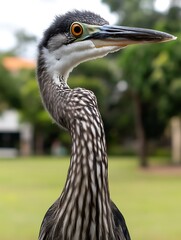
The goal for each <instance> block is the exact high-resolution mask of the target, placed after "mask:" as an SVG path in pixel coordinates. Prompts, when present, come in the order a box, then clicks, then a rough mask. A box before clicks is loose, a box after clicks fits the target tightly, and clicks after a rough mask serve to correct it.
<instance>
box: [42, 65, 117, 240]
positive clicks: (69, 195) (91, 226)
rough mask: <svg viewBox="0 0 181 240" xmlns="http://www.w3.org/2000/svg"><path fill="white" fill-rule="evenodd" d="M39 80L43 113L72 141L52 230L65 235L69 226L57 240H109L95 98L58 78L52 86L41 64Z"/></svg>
mask: <svg viewBox="0 0 181 240" xmlns="http://www.w3.org/2000/svg"><path fill="white" fill-rule="evenodd" d="M38 76H39V85H40V91H41V94H42V98H43V101H44V104H45V106H46V108H47V109H48V111H49V112H50V114H51V115H52V117H53V118H54V119H55V121H56V122H57V123H58V124H60V125H63V126H64V127H65V128H67V129H68V130H69V132H70V134H71V137H72V153H71V161H70V167H69V172H68V177H67V180H66V184H65V187H64V190H63V192H62V194H61V196H60V198H59V199H58V202H60V205H61V208H60V209H57V214H58V217H57V224H56V226H58V225H59V224H60V225H62V224H63V229H66V227H67V226H68V225H70V222H71V226H69V232H68V233H67V232H66V231H65V232H63V235H64V234H70V236H68V237H67V238H66V237H65V236H64V238H62V239H76V240H77V239H79V240H81V239H88V236H89V239H90V240H103V239H104V240H108V239H114V237H113V219H112V212H111V209H110V197H109V190H108V172H107V153H106V144H105V135H104V129H103V124H102V119H101V116H100V113H99V110H98V107H97V100H96V97H95V95H94V94H93V93H92V92H90V91H88V90H86V89H81V88H77V89H70V88H69V87H68V86H67V84H66V82H65V81H64V79H63V78H62V77H61V75H60V76H59V75H57V83H56V81H55V80H56V79H55V74H54V75H52V76H50V74H49V73H47V71H46V67H44V65H43V64H42V69H41V64H39V69H38ZM100 229H101V230H100ZM63 231H64V230H63ZM85 234H87V235H85ZM84 235H85V236H84ZM71 236H73V237H72V238H71Z"/></svg>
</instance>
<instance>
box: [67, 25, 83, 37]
mask: <svg viewBox="0 0 181 240" xmlns="http://www.w3.org/2000/svg"><path fill="white" fill-rule="evenodd" d="M70 30H71V33H72V34H73V35H74V37H76V38H77V37H80V36H81V35H82V33H83V27H82V25H81V24H80V23H76V22H75V23H72V25H71V27H70Z"/></svg>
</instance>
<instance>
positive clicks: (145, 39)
mask: <svg viewBox="0 0 181 240" xmlns="http://www.w3.org/2000/svg"><path fill="white" fill-rule="evenodd" d="M93 28H94V26H92V29H91V30H93ZM85 39H91V40H92V41H93V42H94V44H95V46H96V47H102V46H120V47H125V46H127V45H130V44H139V43H157V42H166V41H171V40H174V39H176V37H175V36H173V35H171V34H168V33H165V32H160V31H156V30H151V29H145V28H134V27H124V26H111V25H104V26H95V28H94V31H93V32H92V33H91V34H90V35H88V36H87V37H86V38H85Z"/></svg>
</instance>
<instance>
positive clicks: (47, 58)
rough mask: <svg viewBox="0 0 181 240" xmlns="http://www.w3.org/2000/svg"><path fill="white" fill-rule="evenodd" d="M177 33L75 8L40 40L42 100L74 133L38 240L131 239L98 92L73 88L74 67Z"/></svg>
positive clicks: (60, 121)
mask: <svg viewBox="0 0 181 240" xmlns="http://www.w3.org/2000/svg"><path fill="white" fill-rule="evenodd" d="M173 38H174V37H173V36H171V35H169V34H166V33H162V32H158V31H153V30H148V29H139V28H128V27H119V26H110V25H108V22H107V21H106V20H104V19H103V18H101V17H100V16H98V15H96V14H94V13H91V12H87V11H83V12H81V11H73V12H68V13H67V14H65V15H62V16H58V17H56V19H55V21H54V22H53V23H52V25H51V26H50V27H49V28H48V29H47V30H46V31H45V33H44V36H43V39H42V41H41V42H40V44H39V56H38V68H37V76H38V82H39V87H40V92H41V96H42V99H43V102H44V105H45V107H46V109H47V110H48V112H49V113H50V115H51V116H52V118H53V119H54V120H55V121H56V123H57V124H58V125H61V126H63V127H64V128H66V129H67V130H68V131H69V132H70V135H71V138H72V154H71V160H70V167H69V171H68V176H67V180H66V183H65V186H64V189H63V191H62V194H61V195H60V197H59V198H58V199H57V201H56V202H55V203H54V204H53V205H52V206H51V207H50V208H49V210H48V211H47V213H46V215H45V217H44V220H43V222H42V225H41V229H40V234H39V240H130V239H131V238H130V235H129V232H128V229H127V227H126V223H125V220H124V218H123V216H122V214H121V213H120V212H119V210H118V209H117V207H116V206H115V205H114V203H113V202H112V201H111V200H110V195H109V189H108V161H107V153H106V143H105V134H104V128H103V123H102V119H101V116H100V113H99V110H98V106H97V100H96V97H95V95H94V94H93V93H92V92H91V91H89V90H86V89H82V88H75V89H70V88H69V86H68V85H67V78H68V75H69V73H70V71H71V70H72V69H73V68H74V67H75V66H77V65H78V64H79V63H81V62H83V61H87V60H90V59H94V58H98V57H103V56H105V55H107V54H108V53H109V52H114V51H118V50H119V49H121V48H122V47H125V46H127V45H129V44H133V43H143V42H162V41H168V40H171V39H173Z"/></svg>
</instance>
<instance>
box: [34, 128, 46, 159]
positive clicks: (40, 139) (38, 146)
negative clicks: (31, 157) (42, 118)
mask: <svg viewBox="0 0 181 240" xmlns="http://www.w3.org/2000/svg"><path fill="white" fill-rule="evenodd" d="M35 154H36V155H43V154H44V136H43V133H42V132H41V131H38V130H37V132H36V134H35Z"/></svg>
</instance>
